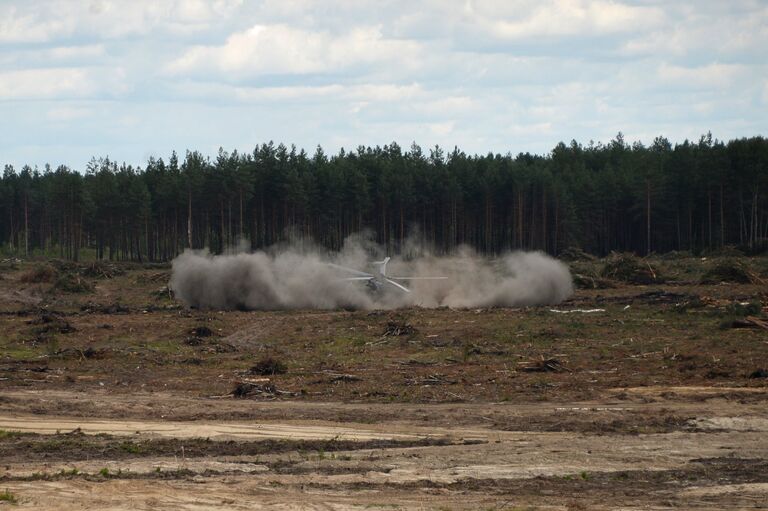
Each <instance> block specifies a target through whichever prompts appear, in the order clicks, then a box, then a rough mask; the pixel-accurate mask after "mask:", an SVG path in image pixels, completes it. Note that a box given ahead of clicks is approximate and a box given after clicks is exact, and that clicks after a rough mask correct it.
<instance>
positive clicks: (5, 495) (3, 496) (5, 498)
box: [0, 490, 18, 504]
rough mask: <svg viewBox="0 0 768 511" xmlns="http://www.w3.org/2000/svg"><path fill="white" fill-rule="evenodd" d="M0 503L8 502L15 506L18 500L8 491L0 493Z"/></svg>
mask: <svg viewBox="0 0 768 511" xmlns="http://www.w3.org/2000/svg"><path fill="white" fill-rule="evenodd" d="M0 502H8V503H10V504H17V503H18V499H16V496H15V495H14V494H13V493H11V492H10V491H8V490H5V491H4V492H2V493H0Z"/></svg>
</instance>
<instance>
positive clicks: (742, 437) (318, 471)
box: [0, 256, 768, 509]
mask: <svg viewBox="0 0 768 511" xmlns="http://www.w3.org/2000/svg"><path fill="white" fill-rule="evenodd" d="M734 263H738V264H737V266H738V268H737V270H739V271H735V270H734V272H733V273H734V274H733V275H729V274H728V273H727V272H725V273H723V271H722V270H723V268H720V267H719V266H720V265H725V266H726V267H732V266H733V264H734ZM571 264H572V267H573V270H574V273H576V274H578V275H579V277H577V280H578V281H579V282H580V283H581V285H582V286H587V287H591V289H579V290H578V291H577V293H576V295H575V296H574V297H573V298H572V299H571V300H570V301H569V302H567V303H564V304H560V305H558V306H552V307H549V306H546V307H533V308H526V309H480V310H451V309H437V310H424V309H418V308H414V309H408V310H398V311H273V312H239V311H233V312H213V311H190V310H186V309H185V308H183V307H182V306H180V304H178V303H177V302H176V301H175V300H174V299H173V298H172V296H171V295H170V294H169V293H168V290H167V289H166V288H165V287H164V286H165V285H166V283H167V280H168V276H169V271H170V270H169V268H168V267H164V266H160V265H158V266H138V265H131V264H96V265H90V264H79V265H75V264H68V263H56V262H47V261H40V262H24V263H18V262H14V261H6V262H4V263H2V265H0V506H2V505H7V506H14V505H15V506H18V507H20V508H22V507H30V508H44V509H52V508H56V509H67V508H77V509H224V508H226V509H260V508H264V509H274V508H277V509H281V508H282V509H294V508H317V509H358V508H360V509H379V508H381V509H392V508H409V509H410V508H413V509H477V508H483V509H516V508H517V509H528V508H530V509H616V508H622V509H648V508H653V509H667V508H696V509H723V508H760V507H763V506H766V502H768V408H767V407H766V404H768V378H767V376H768V330H766V329H764V328H763V327H762V326H761V321H764V320H765V317H766V310H765V306H766V304H768V288H767V287H766V285H765V279H766V277H767V276H768V260H767V259H765V258H751V259H747V258H740V259H733V258H709V259H706V260H701V259H699V258H691V257H682V256H676V257H667V258H654V259H651V260H649V261H642V262H641V263H640V267H642V265H650V271H649V272H648V273H647V274H644V275H637V274H632V272H631V271H630V272H626V271H624V270H626V268H625V267H623V266H621V265H614V266H609V267H606V265H607V264H608V263H606V262H605V261H589V260H582V261H576V262H573V263H571ZM729 265H730V266H729ZM718 268H719V270H720V272H719V273H718V272H715V271H714V270H715V269H718ZM726 269H727V268H726ZM635 270H637V268H635ZM742 270H746V271H745V272H744V271H742ZM649 275H650V281H649V280H648V276H649ZM713 275H720V279H725V280H740V277H739V275H742V276H744V275H746V276H747V277H748V278H746V280H745V281H744V282H741V283H739V282H726V283H722V282H720V280H719V279H713V278H712V277H713ZM627 280H629V281H630V282H626V281H627ZM741 280H744V279H741ZM632 282H645V283H644V284H634V283H632ZM702 282H706V283H702ZM595 309H597V310H595ZM582 311H590V312H582ZM275 373H276V374H275ZM3 492H5V493H3ZM4 495H5V497H3V496H4ZM14 501H15V502H14Z"/></svg>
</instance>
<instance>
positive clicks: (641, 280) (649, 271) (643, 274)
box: [600, 252, 663, 285]
mask: <svg viewBox="0 0 768 511" xmlns="http://www.w3.org/2000/svg"><path fill="white" fill-rule="evenodd" d="M600 275H601V276H602V277H605V278H608V279H612V280H618V281H621V282H627V283H629V284H641V285H642V284H658V283H660V282H663V279H662V278H661V276H660V275H659V272H658V270H657V269H656V268H654V267H653V266H651V264H650V263H649V262H648V261H647V260H645V259H640V258H638V257H637V256H634V255H632V254H619V253H617V252H612V253H611V255H610V256H609V257H608V259H607V260H606V263H605V266H604V267H603V271H602V272H601V273H600Z"/></svg>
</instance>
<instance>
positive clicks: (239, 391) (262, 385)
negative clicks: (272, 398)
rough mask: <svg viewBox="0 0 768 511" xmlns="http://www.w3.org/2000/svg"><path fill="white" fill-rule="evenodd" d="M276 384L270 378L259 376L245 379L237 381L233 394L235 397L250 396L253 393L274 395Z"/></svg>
mask: <svg viewBox="0 0 768 511" xmlns="http://www.w3.org/2000/svg"><path fill="white" fill-rule="evenodd" d="M276 390H277V389H276V388H275V384H274V383H272V382H271V381H270V379H269V378H259V379H258V380H243V381H239V382H236V383H235V388H234V389H233V390H232V392H231V394H232V395H233V396H234V397H239V398H243V397H248V396H250V395H252V394H268V395H274V394H275V391H276Z"/></svg>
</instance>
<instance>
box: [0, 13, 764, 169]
mask: <svg viewBox="0 0 768 511" xmlns="http://www.w3.org/2000/svg"><path fill="white" fill-rule="evenodd" d="M767 49H768V1H765V0H762V1H760V0H741V1H740V0H732V1H728V2H723V1H720V0H711V1H710V0H695V1H685V0H681V1H675V2H669V1H655V0H647V1H610V0H506V1H505V0H499V1H495V0H487V1H482V0H373V1H364V0H322V1H309V0H261V1H259V0H252V1H243V0H211V1H203V0H125V1H116V0H81V1H69V0H36V1H28V0H0V165H2V164H6V163H7V164H12V165H14V166H16V167H17V168H18V167H20V166H21V165H23V164H30V165H33V166H34V165H38V166H40V167H42V166H43V165H44V164H45V163H50V164H51V165H52V166H54V167H55V166H57V165H59V164H65V165H68V166H70V167H71V168H74V169H76V170H82V169H83V168H84V167H85V164H86V163H87V162H88V160H90V159H91V157H92V156H96V157H101V156H109V157H110V158H111V159H113V160H117V161H119V162H123V161H125V162H127V163H130V164H133V165H143V164H144V163H145V162H146V160H147V159H148V158H149V157H150V156H155V157H160V156H162V157H166V158H167V157H168V155H169V154H170V153H171V151H172V150H176V151H177V152H179V153H180V154H183V153H184V152H185V150H187V149H190V150H199V151H201V152H203V153H204V154H207V155H211V156H213V155H215V154H216V152H217V150H218V148H219V147H223V148H224V149H225V150H228V151H231V150H233V149H237V150H238V151H241V152H242V151H248V152H250V151H252V150H253V148H254V147H255V146H256V145H257V144H260V143H263V142H268V141H270V140H272V141H274V142H275V143H280V142H283V143H285V144H286V145H290V144H295V145H296V146H297V147H299V148H305V149H307V151H308V152H310V153H312V152H314V150H315V148H316V146H317V145H318V144H319V145H322V147H323V148H324V150H325V151H326V153H328V152H332V153H333V152H337V151H338V150H339V149H340V148H342V147H343V148H345V149H347V150H350V149H352V150H354V149H355V148H357V147H358V146H360V145H366V146H373V145H384V144H389V143H391V142H397V143H398V144H400V145H401V146H403V147H409V146H410V145H411V143H412V142H417V143H418V144H419V145H421V146H422V147H423V148H428V147H433V146H434V145H436V144H439V145H440V146H441V147H444V148H447V149H448V150H450V149H452V148H453V147H454V146H458V147H459V148H460V149H462V150H464V151H466V152H467V153H477V154H485V153H488V152H494V153H502V154H506V153H508V152H509V153H512V154H517V153H518V152H526V151H529V152H533V153H537V154H547V153H548V152H549V151H550V150H551V149H552V148H553V147H554V146H555V145H556V144H557V143H558V142H560V141H564V142H566V143H568V142H570V141H571V140H572V139H575V140H577V141H579V142H581V143H584V144H587V143H588V142H589V141H590V140H594V141H595V142H598V141H602V142H608V141H610V140H611V139H612V138H614V137H615V136H616V134H617V133H618V132H619V131H622V132H623V133H624V136H625V139H626V140H628V141H635V140H639V141H642V142H644V143H646V144H647V143H650V142H651V141H652V140H653V138H654V137H656V136H658V135H663V136H666V137H668V138H669V139H670V140H671V141H672V142H673V143H674V142H682V141H683V140H684V139H686V138H687V139H692V140H697V139H698V138H699V137H700V136H701V135H702V134H703V133H706V132H707V131H711V132H712V134H713V136H714V137H716V138H719V139H721V140H729V139H732V138H738V137H744V136H754V135H766V134H768V129H767V128H768V50H767Z"/></svg>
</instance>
